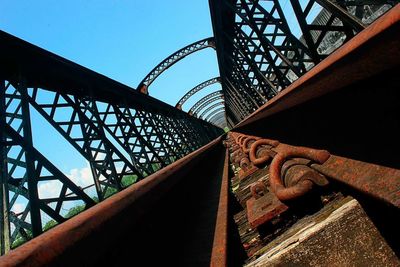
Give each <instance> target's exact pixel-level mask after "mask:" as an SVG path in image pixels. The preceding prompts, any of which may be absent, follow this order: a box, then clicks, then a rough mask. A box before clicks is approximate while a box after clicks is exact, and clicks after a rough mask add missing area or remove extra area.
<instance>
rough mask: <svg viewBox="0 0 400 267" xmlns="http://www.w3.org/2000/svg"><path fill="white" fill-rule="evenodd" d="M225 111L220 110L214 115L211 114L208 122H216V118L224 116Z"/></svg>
mask: <svg viewBox="0 0 400 267" xmlns="http://www.w3.org/2000/svg"><path fill="white" fill-rule="evenodd" d="M224 114H225V111H221V112H218V113H216V114H215V115H213V116H212V117H211V118H210V120H209V122H210V123H216V122H217V121H218V120H220V119H221V118H225V115H224Z"/></svg>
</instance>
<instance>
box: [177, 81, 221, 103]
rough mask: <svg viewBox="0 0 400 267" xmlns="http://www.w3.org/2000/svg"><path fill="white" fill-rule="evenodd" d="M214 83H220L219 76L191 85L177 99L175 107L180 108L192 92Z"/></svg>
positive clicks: (194, 92)
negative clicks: (190, 87) (191, 86)
mask: <svg viewBox="0 0 400 267" xmlns="http://www.w3.org/2000/svg"><path fill="white" fill-rule="evenodd" d="M215 83H221V79H220V78H219V77H215V78H211V79H209V80H207V81H205V82H202V83H200V84H198V85H196V86H195V87H193V88H192V89H190V90H189V91H188V92H187V93H186V94H185V95H184V96H183V97H182V98H181V99H179V101H178V103H176V105H175V107H176V108H177V109H182V106H183V104H184V103H185V102H186V101H187V100H188V99H189V98H190V97H192V96H193V95H194V94H196V93H197V92H199V91H201V90H203V89H204V88H206V87H207V86H210V85H212V84H215Z"/></svg>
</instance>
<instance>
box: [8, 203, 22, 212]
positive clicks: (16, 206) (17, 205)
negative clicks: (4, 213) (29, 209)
mask: <svg viewBox="0 0 400 267" xmlns="http://www.w3.org/2000/svg"><path fill="white" fill-rule="evenodd" d="M25 207H26V205H24V204H22V203H15V204H14V205H13V206H12V208H11V210H12V211H13V212H14V213H17V214H18V213H21V212H23V211H24V210H25Z"/></svg>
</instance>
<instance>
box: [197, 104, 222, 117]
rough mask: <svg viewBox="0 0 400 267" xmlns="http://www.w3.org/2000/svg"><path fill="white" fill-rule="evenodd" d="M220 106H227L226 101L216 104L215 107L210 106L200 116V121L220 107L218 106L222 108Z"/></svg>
mask: <svg viewBox="0 0 400 267" xmlns="http://www.w3.org/2000/svg"><path fill="white" fill-rule="evenodd" d="M220 105H223V106H225V101H221V102H218V103H215V104H214V105H211V106H209V107H208V108H207V109H206V110H204V111H203V112H202V113H201V114H200V115H199V118H200V119H203V117H204V115H205V114H207V113H208V112H209V111H210V110H212V109H213V108H215V107H218V106H220Z"/></svg>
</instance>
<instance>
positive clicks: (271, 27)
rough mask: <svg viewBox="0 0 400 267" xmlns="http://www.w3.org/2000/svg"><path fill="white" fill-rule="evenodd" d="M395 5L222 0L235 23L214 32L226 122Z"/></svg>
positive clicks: (238, 117) (250, 109)
mask: <svg viewBox="0 0 400 267" xmlns="http://www.w3.org/2000/svg"><path fill="white" fill-rule="evenodd" d="M395 2H398V1H347V0H337V1H334V0H311V1H298V0H288V1H278V0H234V1H231V0H224V1H223V3H222V4H218V5H221V7H220V9H222V10H224V11H223V12H225V13H224V14H226V12H228V13H230V14H233V15H232V16H231V17H232V19H234V21H233V23H227V25H229V27H227V28H224V30H217V32H216V35H217V36H218V39H217V42H218V41H219V42H222V43H223V45H221V46H218V45H217V52H218V56H219V58H220V60H219V62H220V63H221V62H223V66H222V67H221V66H220V68H221V72H222V73H223V75H221V76H222V83H223V89H224V93H225V101H226V102H227V104H228V105H227V106H228V110H227V114H228V116H229V118H230V120H231V121H233V123H234V124H235V123H237V122H238V121H240V120H242V119H243V118H244V117H246V116H248V115H249V114H251V113H252V112H253V111H254V110H256V109H257V108H258V107H260V106H261V105H262V104H264V103H265V102H266V101H268V100H269V99H270V98H271V97H273V96H275V95H276V94H277V93H279V92H280V91H282V90H283V89H285V88H286V87H288V86H289V85H290V84H291V83H292V82H293V81H295V80H296V79H298V78H299V77H300V76H302V75H303V74H304V73H306V72H307V71H308V70H309V69H311V68H312V67H313V66H315V65H316V64H318V63H319V62H320V61H321V60H323V59H324V58H326V57H327V56H328V55H329V54H330V53H332V52H333V51H334V50H335V49H336V48H338V47H339V46H341V45H342V44H343V43H345V42H346V41H348V40H349V39H350V38H352V37H353V36H354V35H355V34H356V33H357V32H359V31H361V30H363V29H364V28H365V26H366V25H367V24H369V23H371V22H372V21H373V20H374V19H376V18H377V17H378V16H380V15H382V14H383V13H384V12H386V11H387V10H388V9H389V8H390V7H391V6H393V5H394V4H395ZM214 5H217V4H214ZM289 22H290V24H289ZM224 27H226V26H224ZM217 44H218V43H217ZM222 46H223V49H221V47H222ZM228 48H229V49H228ZM221 51H224V52H223V53H222V52H221Z"/></svg>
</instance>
